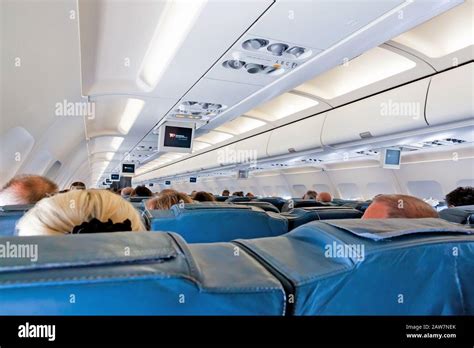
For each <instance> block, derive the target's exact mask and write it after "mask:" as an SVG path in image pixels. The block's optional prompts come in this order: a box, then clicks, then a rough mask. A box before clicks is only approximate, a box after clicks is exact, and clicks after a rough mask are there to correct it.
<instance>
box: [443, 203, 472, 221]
mask: <svg viewBox="0 0 474 348" xmlns="http://www.w3.org/2000/svg"><path fill="white" fill-rule="evenodd" d="M473 214H474V205H464V206H459V207H452V208H446V209H443V210H441V211H440V212H439V217H440V218H442V219H444V220H447V221H450V222H455V223H458V224H468V225H472V224H474V221H473V220H474V218H473V216H472V215H473Z"/></svg>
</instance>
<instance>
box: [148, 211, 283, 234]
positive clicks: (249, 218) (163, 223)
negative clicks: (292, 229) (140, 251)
mask: <svg viewBox="0 0 474 348" xmlns="http://www.w3.org/2000/svg"><path fill="white" fill-rule="evenodd" d="M145 214H146V216H147V218H148V219H149V220H150V225H151V230H152V231H170V232H175V233H178V234H179V235H181V236H182V237H183V238H184V240H186V242H188V243H216V242H230V241H231V240H234V239H237V238H245V239H248V238H263V237H275V236H279V235H282V234H284V233H286V232H288V222H287V220H286V219H285V218H284V217H281V216H279V215H278V214H273V213H268V212H265V211H264V210H263V209H260V208H257V207H253V206H244V205H230V204H227V203H201V204H184V205H183V206H181V207H180V206H179V205H174V206H172V207H171V209H170V210H146V212H145Z"/></svg>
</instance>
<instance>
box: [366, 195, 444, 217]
mask: <svg viewBox="0 0 474 348" xmlns="http://www.w3.org/2000/svg"><path fill="white" fill-rule="evenodd" d="M437 217H438V213H437V212H436V210H434V209H433V208H432V207H431V206H430V205H429V204H428V203H426V202H424V201H423V200H421V199H419V198H416V197H413V196H408V195H378V196H376V197H375V198H374V199H373V201H372V203H371V204H370V205H369V207H368V208H367V210H366V211H365V213H364V215H363V216H362V218H363V219H388V218H408V219H419V218H437Z"/></svg>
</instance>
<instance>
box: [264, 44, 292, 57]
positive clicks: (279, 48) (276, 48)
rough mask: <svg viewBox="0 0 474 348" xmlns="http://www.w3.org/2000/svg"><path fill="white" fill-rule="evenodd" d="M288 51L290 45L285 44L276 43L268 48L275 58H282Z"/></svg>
mask: <svg viewBox="0 0 474 348" xmlns="http://www.w3.org/2000/svg"><path fill="white" fill-rule="evenodd" d="M287 49H288V45H287V44H283V43H274V44H271V45H270V46H268V47H267V50H268V51H270V52H271V53H272V54H273V55H274V56H281V55H282V54H283V52H285V51H286V50H287Z"/></svg>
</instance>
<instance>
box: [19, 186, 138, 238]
mask: <svg viewBox="0 0 474 348" xmlns="http://www.w3.org/2000/svg"><path fill="white" fill-rule="evenodd" d="M94 219H96V220H94ZM109 220H110V221H109ZM126 220H129V221H128V222H127V221H126ZM93 222H94V223H95V222H97V223H104V224H105V225H107V223H109V226H107V227H104V232H105V231H109V230H113V228H115V227H122V225H121V224H124V225H128V227H129V228H128V229H127V228H122V229H120V230H132V231H144V230H145V227H144V226H143V223H142V221H141V218H140V214H139V213H138V212H137V210H136V209H135V208H134V207H133V205H131V204H130V203H129V202H127V201H126V200H124V199H123V198H122V197H120V196H118V195H116V194H115V193H112V192H110V191H107V190H71V191H69V192H67V193H61V194H57V195H54V196H52V197H49V198H45V199H43V200H41V201H40V202H38V204H36V206H35V207H33V208H32V209H31V210H30V211H28V212H27V213H26V214H25V215H24V216H23V218H21V219H20V221H19V222H18V225H17V228H18V234H19V235H20V236H32V235H62V234H69V233H72V232H73V231H74V230H77V228H78V227H79V226H81V225H82V226H81V227H83V228H86V226H85V225H87V223H91V224H92V223H93ZM114 224H117V225H116V226H113V225H114ZM119 224H120V225H119ZM75 227H76V229H75ZM89 229H90V228H89ZM94 232H99V231H95V230H94ZM83 233H84V232H83Z"/></svg>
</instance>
